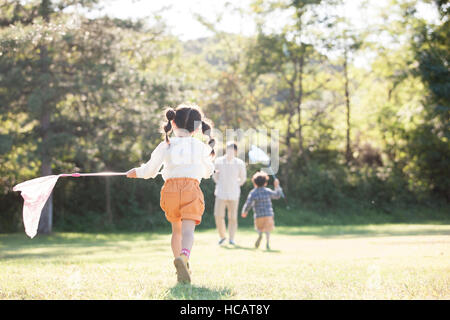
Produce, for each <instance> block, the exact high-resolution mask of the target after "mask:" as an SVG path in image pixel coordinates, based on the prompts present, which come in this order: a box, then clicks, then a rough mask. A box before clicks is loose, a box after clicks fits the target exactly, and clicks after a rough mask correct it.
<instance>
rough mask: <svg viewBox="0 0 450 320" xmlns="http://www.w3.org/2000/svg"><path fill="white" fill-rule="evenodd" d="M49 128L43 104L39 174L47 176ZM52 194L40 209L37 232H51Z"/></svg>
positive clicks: (47, 115)
mask: <svg viewBox="0 0 450 320" xmlns="http://www.w3.org/2000/svg"><path fill="white" fill-rule="evenodd" d="M49 128H50V112H49V111H48V108H47V107H46V106H45V107H44V108H43V115H42V118H41V138H42V142H41V175H42V176H48V175H51V174H52V164H51V156H50V148H49V141H48V140H49V137H48V134H49ZM52 201H53V196H52V195H50V197H49V198H48V200H47V202H46V203H45V206H44V208H43V209H42V213H41V219H40V220H39V227H38V233H40V234H49V233H51V232H52V225H53V223H52V221H53V204H52Z"/></svg>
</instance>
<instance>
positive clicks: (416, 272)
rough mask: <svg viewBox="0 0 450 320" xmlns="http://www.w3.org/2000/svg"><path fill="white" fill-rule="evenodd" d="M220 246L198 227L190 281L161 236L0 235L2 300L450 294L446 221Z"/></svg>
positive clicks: (288, 232) (294, 233)
mask: <svg viewBox="0 0 450 320" xmlns="http://www.w3.org/2000/svg"><path fill="white" fill-rule="evenodd" d="M236 240H237V243H238V245H237V246H236V247H232V246H229V245H225V246H223V247H219V246H218V245H217V244H216V243H217V235H216V233H215V231H214V230H211V229H210V230H199V231H197V232H196V239H195V246H194V248H193V250H192V259H191V268H192V270H193V275H192V278H193V281H192V284H191V285H178V284H177V283H176V275H175V269H174V267H173V264H172V260H173V259H172V257H171V251H170V247H169V243H170V236H169V235H168V234H167V233H131V234H130V233H119V234H118V233H110V234H92V233H89V234H82V233H55V234H53V235H51V236H38V237H37V238H35V239H32V240H30V239H28V238H27V237H26V236H25V234H2V235H0V299H450V225H448V224H444V225H439V224H422V225H414V224H387V225H362V226H317V227H277V229H276V231H275V232H274V233H273V234H272V241H271V246H272V250H271V251H267V250H265V243H264V242H263V243H262V246H261V247H262V248H264V249H261V248H260V249H258V250H255V249H254V248H253V243H254V241H255V232H254V231H253V230H251V229H240V230H239V233H238V237H237V239H236Z"/></svg>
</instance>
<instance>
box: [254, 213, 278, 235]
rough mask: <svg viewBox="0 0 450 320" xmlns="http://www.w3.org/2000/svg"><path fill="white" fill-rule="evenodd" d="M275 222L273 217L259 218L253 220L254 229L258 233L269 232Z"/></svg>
mask: <svg viewBox="0 0 450 320" xmlns="http://www.w3.org/2000/svg"><path fill="white" fill-rule="evenodd" d="M274 227H275V222H274V220H273V216H267V217H260V218H256V219H255V229H256V230H257V231H259V232H270V231H272V230H273V229H274Z"/></svg>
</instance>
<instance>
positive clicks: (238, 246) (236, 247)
mask: <svg viewBox="0 0 450 320" xmlns="http://www.w3.org/2000/svg"><path fill="white" fill-rule="evenodd" d="M220 248H222V249H227V250H250V251H255V250H256V248H255V247H243V246H240V245H238V244H235V245H230V246H220Z"/></svg>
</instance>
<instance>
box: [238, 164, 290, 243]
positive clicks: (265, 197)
mask: <svg viewBox="0 0 450 320" xmlns="http://www.w3.org/2000/svg"><path fill="white" fill-rule="evenodd" d="M252 182H253V186H254V187H255V188H254V189H253V190H252V191H250V193H249V195H248V197H247V201H246V202H245V204H244V207H243V208H242V214H241V216H242V217H243V218H245V217H247V214H248V211H249V210H250V209H252V208H253V212H254V215H253V217H254V223H255V229H256V231H257V232H258V239H257V240H256V242H255V248H258V247H259V244H260V243H261V239H262V234H263V232H264V233H265V234H266V240H267V242H266V248H267V250H270V246H269V238H270V232H271V231H272V230H273V228H274V227H275V223H274V218H273V217H274V214H273V208H272V199H279V198H280V197H281V195H282V193H283V191H282V189H281V187H280V181H279V180H278V179H275V181H274V183H273V185H274V187H275V190H272V189H269V188H266V186H267V183H268V182H269V176H268V175H267V173H265V172H257V173H255V174H254V175H253V177H252Z"/></svg>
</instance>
